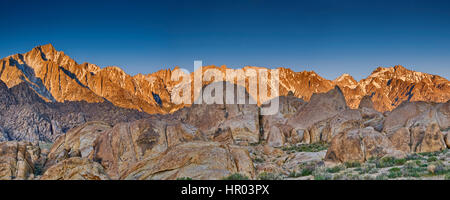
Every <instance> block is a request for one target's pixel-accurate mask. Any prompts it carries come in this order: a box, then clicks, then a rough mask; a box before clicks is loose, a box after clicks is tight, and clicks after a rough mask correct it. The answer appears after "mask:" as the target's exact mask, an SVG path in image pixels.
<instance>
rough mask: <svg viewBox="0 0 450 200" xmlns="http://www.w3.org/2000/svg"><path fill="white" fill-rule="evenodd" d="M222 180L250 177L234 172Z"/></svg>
mask: <svg viewBox="0 0 450 200" xmlns="http://www.w3.org/2000/svg"><path fill="white" fill-rule="evenodd" d="M222 180H249V178H248V177H247V176H244V175H242V174H239V173H234V174H231V175H230V176H228V177H224V178H223V179H222Z"/></svg>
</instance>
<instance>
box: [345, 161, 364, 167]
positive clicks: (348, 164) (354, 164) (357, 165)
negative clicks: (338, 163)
mask: <svg viewBox="0 0 450 200" xmlns="http://www.w3.org/2000/svg"><path fill="white" fill-rule="evenodd" d="M344 165H345V167H346V168H356V167H361V163H359V162H350V161H349V162H345V163H344Z"/></svg>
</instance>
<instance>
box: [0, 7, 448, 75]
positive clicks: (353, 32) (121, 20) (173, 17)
mask: <svg viewBox="0 0 450 200" xmlns="http://www.w3.org/2000/svg"><path fill="white" fill-rule="evenodd" d="M0 27H1V31H0V57H5V56H8V55H11V54H15V53H23V52H27V51H29V50H30V49H31V48H32V47H34V46H37V45H40V44H46V43H52V44H53V45H54V46H55V47H56V48H57V49H58V50H62V51H64V52H66V53H67V54H68V55H69V56H71V57H73V58H74V59H75V60H76V61H77V62H79V63H82V62H90V63H94V64H98V65H100V66H102V67H105V66H109V65H116V66H119V67H121V68H123V69H124V70H125V71H126V72H128V73H130V74H136V73H139V72H141V73H151V72H154V71H157V70H159V69H162V68H173V67H174V66H176V65H178V66H180V67H184V68H187V69H189V70H191V69H192V68H193V61H194V60H195V59H201V60H203V62H204V64H205V65H210V64H214V65H227V66H229V67H234V68H236V67H243V66H246V65H252V66H265V67H290V68H292V69H293V70H295V71H303V70H314V71H316V72H317V73H319V74H320V75H321V76H323V77H325V78H328V79H334V78H336V77H337V76H339V75H340V74H342V73H349V74H351V75H353V76H354V77H355V78H356V79H361V78H363V77H366V76H367V75H369V74H370V72H371V71H372V70H374V69H375V68H376V67H377V66H392V65H397V64H402V65H404V66H405V67H407V68H410V69H414V70H417V71H422V72H427V73H432V74H439V75H441V76H443V77H445V78H447V79H448V78H449V77H450V1H414V0H410V1H383V0H371V1H364V0H360V1H346V0H334V1H332V0H314V1H313V0H311V1H300V0H299V1H266V0H240V1H232V0H222V1H214V0H209V1H194V0H191V1H189V0H186V1H183V0H176V1H175V0H164V1H163V0H161V1H143V2H138V1H93V0H91V1H80V0H77V1H43V0H42V1H39V0H29V1H16V0H0Z"/></svg>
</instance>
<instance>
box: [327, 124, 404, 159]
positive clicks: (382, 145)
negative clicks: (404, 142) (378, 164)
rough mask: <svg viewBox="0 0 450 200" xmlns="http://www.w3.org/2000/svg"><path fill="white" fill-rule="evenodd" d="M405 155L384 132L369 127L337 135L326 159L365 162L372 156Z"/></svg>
mask: <svg viewBox="0 0 450 200" xmlns="http://www.w3.org/2000/svg"><path fill="white" fill-rule="evenodd" d="M405 155H406V154H405V153H403V152H401V151H399V150H396V149H395V148H394V146H393V144H392V143H391V141H390V140H389V139H388V138H387V137H386V136H385V135H384V134H382V133H380V132H377V131H375V130H374V129H373V128H371V127H367V128H364V129H353V130H350V131H346V132H341V133H339V134H338V135H336V136H335V137H334V138H333V139H332V141H331V143H330V147H329V149H328V151H327V154H326V156H325V159H327V160H330V161H335V162H364V161H366V160H368V159H370V158H378V157H383V156H393V157H403V156H405Z"/></svg>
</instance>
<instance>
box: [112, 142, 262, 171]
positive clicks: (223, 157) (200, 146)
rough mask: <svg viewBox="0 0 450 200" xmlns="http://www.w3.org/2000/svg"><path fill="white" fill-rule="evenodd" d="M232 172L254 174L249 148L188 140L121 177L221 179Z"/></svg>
mask: <svg viewBox="0 0 450 200" xmlns="http://www.w3.org/2000/svg"><path fill="white" fill-rule="evenodd" d="M233 173H241V174H244V175H247V176H249V177H254V174H255V173H254V169H253V163H252V161H251V159H250V157H249V156H248V152H246V150H244V149H240V148H239V147H233V146H228V145H223V144H220V143H213V142H189V143H184V144H181V145H178V146H175V147H173V148H171V149H169V150H168V151H167V152H165V153H164V154H162V155H161V156H160V157H156V158H148V159H145V160H143V161H141V162H139V163H137V164H135V165H134V166H133V167H131V168H130V169H129V170H128V172H127V173H125V174H124V175H122V177H121V178H122V179H139V180H150V179H172V180H173V179H177V178H181V177H191V178H193V179H221V178H224V177H226V176H229V175H231V174H233Z"/></svg>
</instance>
